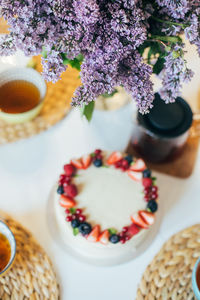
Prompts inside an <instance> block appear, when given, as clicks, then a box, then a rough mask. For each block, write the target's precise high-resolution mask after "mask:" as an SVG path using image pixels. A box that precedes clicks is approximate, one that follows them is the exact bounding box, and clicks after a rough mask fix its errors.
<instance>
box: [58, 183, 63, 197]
mask: <svg viewBox="0 0 200 300" xmlns="http://www.w3.org/2000/svg"><path fill="white" fill-rule="evenodd" d="M57 193H58V194H60V195H62V194H63V193H64V189H63V186H62V185H59V186H58V188H57Z"/></svg>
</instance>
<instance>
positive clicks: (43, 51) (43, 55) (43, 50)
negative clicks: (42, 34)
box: [41, 47, 47, 58]
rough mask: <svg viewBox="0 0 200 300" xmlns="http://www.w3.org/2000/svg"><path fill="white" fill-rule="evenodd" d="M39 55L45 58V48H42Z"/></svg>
mask: <svg viewBox="0 0 200 300" xmlns="http://www.w3.org/2000/svg"><path fill="white" fill-rule="evenodd" d="M41 55H42V57H44V58H47V51H46V49H45V47H42V53H41Z"/></svg>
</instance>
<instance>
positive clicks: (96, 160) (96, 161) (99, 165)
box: [93, 159, 102, 168]
mask: <svg viewBox="0 0 200 300" xmlns="http://www.w3.org/2000/svg"><path fill="white" fill-rule="evenodd" d="M93 164H94V165H95V167H97V168H99V167H101V166H102V160H101V159H95V160H94V161H93Z"/></svg>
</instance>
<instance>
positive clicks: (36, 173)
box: [0, 110, 200, 300]
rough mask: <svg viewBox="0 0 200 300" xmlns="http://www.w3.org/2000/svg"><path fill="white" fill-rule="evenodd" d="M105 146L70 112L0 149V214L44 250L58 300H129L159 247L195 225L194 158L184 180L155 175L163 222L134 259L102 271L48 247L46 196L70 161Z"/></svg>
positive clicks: (199, 189)
mask: <svg viewBox="0 0 200 300" xmlns="http://www.w3.org/2000/svg"><path fill="white" fill-rule="evenodd" d="M119 140H120V136H119ZM124 143H125V141H124ZM108 144H109V143H108V142H106V141H103V139H101V138H95V136H93V135H92V134H91V132H90V130H89V128H88V126H87V125H86V123H85V122H82V120H81V118H80V114H79V111H76V110H74V111H72V112H71V113H70V115H69V116H68V117H67V118H66V119H65V120H64V121H62V122H60V123H59V124H58V125H56V126H55V127H53V128H51V129H50V130H49V131H47V132H44V133H42V134H40V135H38V136H35V137H33V138H30V139H27V140H23V141H19V142H17V143H14V144H10V145H5V146H1V147H0V189H1V200H0V209H3V210H5V211H6V212H8V213H10V214H11V215H12V216H13V217H15V218H16V219H17V220H18V221H20V222H21V223H22V224H23V225H24V226H26V227H27V228H28V229H29V230H30V231H31V232H32V233H33V234H34V235H35V237H36V238H37V240H38V241H39V242H40V243H41V245H42V246H43V247H44V248H45V250H46V251H47V253H48V254H49V256H50V257H51V259H52V261H53V264H54V267H55V269H56V272H57V275H58V280H59V282H60V284H61V290H62V298H61V299H64V300H77V299H84V300H86V299H87V300H94V299H95V300H100V299H101V300H102V299H104V300H112V299H115V300H121V299H127V300H128V299H134V297H135V293H136V290H137V285H138V283H139V281H140V278H141V275H142V273H143V271H144V270H145V268H146V266H147V264H148V263H149V262H150V261H151V260H152V258H153V256H154V255H155V254H156V253H157V251H158V250H159V249H160V247H161V245H162V244H163V243H164V242H165V241H166V240H167V239H168V238H169V237H170V236H171V235H172V234H173V233H175V232H177V231H179V230H181V229H182V228H185V227H187V226H189V225H192V224H195V223H197V222H199V219H200V217H199V211H200V196H199V195H200V180H199V177H200V155H199V156H198V161H197V164H196V167H195V170H194V173H193V175H192V176H191V177H190V178H189V179H187V180H180V179H175V178H173V177H169V176H166V175H161V174H159V176H158V185H159V186H160V201H162V203H164V214H163V221H162V224H161V227H160V230H159V233H158V235H157V237H156V239H155V240H154V242H153V243H152V245H151V247H150V248H148V249H147V250H146V251H145V253H143V254H142V255H141V256H140V257H138V258H137V259H135V260H134V261H131V262H129V263H126V264H123V265H120V266H115V267H107V268H106V267H94V266H91V265H87V264H84V263H82V262H79V261H78V260H75V259H74V258H72V257H70V256H69V255H68V254H67V253H65V252H64V251H63V249H61V248H59V246H58V245H57V244H56V243H55V242H54V240H53V239H52V237H51V235H50V233H49V228H48V226H47V222H46V206H47V199H48V195H49V192H50V190H51V188H52V185H53V184H54V182H55V180H56V178H57V176H58V174H59V173H60V170H61V167H62V165H63V163H64V162H66V161H67V160H68V159H69V158H70V157H73V156H77V155H81V154H82V153H83V152H87V151H92V150H93V149H94V148H96V147H101V148H109V149H112V147H111V146H109V145H108ZM123 146H124V145H122V147H123ZM119 148H120V147H119Z"/></svg>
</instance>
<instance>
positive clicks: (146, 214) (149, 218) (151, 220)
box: [139, 210, 156, 225]
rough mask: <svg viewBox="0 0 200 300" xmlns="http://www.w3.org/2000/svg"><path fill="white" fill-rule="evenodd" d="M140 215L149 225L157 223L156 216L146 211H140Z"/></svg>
mask: <svg viewBox="0 0 200 300" xmlns="http://www.w3.org/2000/svg"><path fill="white" fill-rule="evenodd" d="M139 215H140V216H141V217H142V219H143V220H144V221H145V222H146V223H147V224H148V225H152V224H153V223H154V222H155V218H156V216H155V214H153V213H151V212H148V211H146V210H140V211H139Z"/></svg>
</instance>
